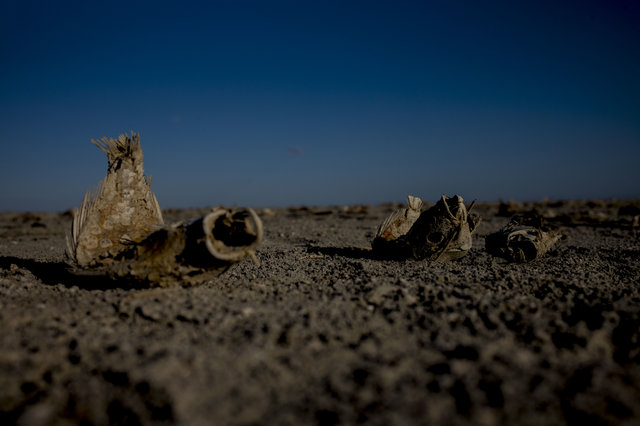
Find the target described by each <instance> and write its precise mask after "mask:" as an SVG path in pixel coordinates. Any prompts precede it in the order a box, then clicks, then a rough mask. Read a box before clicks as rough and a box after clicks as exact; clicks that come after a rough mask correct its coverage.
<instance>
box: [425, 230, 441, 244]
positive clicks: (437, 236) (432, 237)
mask: <svg viewBox="0 0 640 426" xmlns="http://www.w3.org/2000/svg"><path fill="white" fill-rule="evenodd" d="M443 238H444V235H442V232H432V233H430V234H429V235H427V241H429V242H430V243H432V244H438V243H439V242H441V241H442V239H443Z"/></svg>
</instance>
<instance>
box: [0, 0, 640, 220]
mask: <svg viewBox="0 0 640 426" xmlns="http://www.w3.org/2000/svg"><path fill="white" fill-rule="evenodd" d="M0 36H1V37H0V43H1V44H0V61H1V64H2V66H1V67H0V144H2V155H1V156H0V211H3V210H65V209H68V208H71V207H73V206H77V205H78V204H79V203H80V200H81V198H82V195H83V193H84V191H85V190H87V189H91V188H92V187H93V186H94V185H95V184H96V183H97V182H98V181H99V180H100V179H102V178H103V177H104V174H105V172H106V164H107V163H106V157H105V156H104V154H103V153H102V152H101V151H100V150H98V149H97V148H96V147H94V146H93V145H91V144H90V140H91V139H92V138H94V139H97V138H101V137H102V136H111V137H116V136H117V135H118V134H120V133H124V132H130V131H131V130H134V131H138V132H140V133H141V136H142V147H143V149H144V153H145V170H146V171H147V173H148V174H150V175H152V177H153V184H152V189H153V190H154V192H155V193H156V195H157V197H158V200H159V202H160V205H161V206H163V207H190V206H195V207H200V206H209V205H219V204H226V205H230V204H238V205H249V206H279V205H294V204H297V205H299V204H312V205H324V204H355V203H379V202H385V201H402V200H404V199H405V197H406V195H407V194H414V195H418V196H420V197H422V198H424V199H426V200H429V201H435V200H436V199H437V198H438V197H439V196H440V194H443V193H446V194H454V193H457V194H460V195H462V196H463V197H464V198H465V199H467V200H471V199H479V200H487V201H491V200H497V199H498V198H505V199H509V198H513V199H519V200H537V199H541V198H543V197H549V198H551V199H575V198H579V199H584V198H611V197H617V198H638V197H640V187H639V185H638V182H640V4H639V3H638V2H636V1H633V0H627V1H621V0H620V1H618V0H603V1H577V0H576V1H572V0H568V1H538V0H535V1H533V0H532V1H502V0H496V1H482V0H475V1H422V2H418V1H346V0H342V1H315V2H311V1H304V0H297V1H286V2H285V1H278V0H273V1H261V2H258V1H242V0H236V1H219V2H217V1H210V2H189V1H184V2H177V1H173V2H161V1H153V2H136V1H133V0H131V1H127V2H118V1H109V2H71V1H59V2H48V1H47V2H39V1H24V0H2V1H1V2H0Z"/></svg>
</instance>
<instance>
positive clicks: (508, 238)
mask: <svg viewBox="0 0 640 426" xmlns="http://www.w3.org/2000/svg"><path fill="white" fill-rule="evenodd" d="M562 238H564V235H563V234H562V232H560V231H559V230H558V229H555V228H551V227H549V226H547V225H546V224H545V223H544V218H543V217H541V216H539V215H537V214H526V215H516V216H513V217H512V218H511V219H510V220H509V223H508V224H507V225H506V226H505V227H504V228H502V229H501V230H500V231H498V232H495V233H493V234H490V235H487V237H486V239H485V247H486V249H487V251H488V252H489V253H491V254H493V255H495V256H499V257H503V258H505V259H507V260H509V261H511V262H529V261H532V260H536V259H539V258H540V257H542V256H543V255H544V254H545V253H546V252H548V251H549V250H550V249H551V248H553V247H554V246H555V245H556V244H557V243H558V241H560V240H561V239H562Z"/></svg>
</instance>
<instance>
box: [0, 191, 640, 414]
mask: <svg viewBox="0 0 640 426" xmlns="http://www.w3.org/2000/svg"><path fill="white" fill-rule="evenodd" d="M634 206H635V208H636V209H637V203H635V204H634V205H632V206H631V207H632V208H633V207H634ZM394 207H396V206H393V205H383V206H375V207H373V206H359V207H358V206H352V207H349V208H344V207H330V208H292V209H273V210H265V211H263V212H262V213H263V221H264V225H265V231H266V234H265V237H266V240H265V243H264V244H263V246H262V247H261V248H260V249H259V250H258V252H257V257H258V259H259V260H260V262H261V264H260V265H259V266H258V265H255V264H253V263H252V262H250V261H244V262H242V263H240V264H238V265H237V266H235V267H234V268H233V269H232V270H230V271H229V272H227V273H226V274H225V275H223V276H221V277H220V278H219V279H217V280H216V281H212V282H209V283H206V284H204V285H201V286H198V287H193V288H181V287H176V288H170V289H139V288H131V287H128V286H127V284H126V283H119V282H110V281H105V280H100V279H98V278H90V277H83V278H80V277H74V276H71V275H69V274H68V273H67V272H66V270H65V267H64V263H63V261H64V246H65V245H64V235H65V232H66V230H67V229H68V228H69V226H70V216H69V215H68V214H57V213H23V214H17V213H2V214H0V423H2V424H12V423H17V424H24V425H50V424H53V425H60V424H98V425H101V424H128V425H137V424H182V425H210V424H219V425H253V424H255V425H288V424H290V425H300V424H320V425H333V424H358V423H363V424H373V425H389V424H425V425H454V424H455V425H457V424H460V425H465V424H468V425H496V424H510V425H540V424H565V423H566V424H582V423H585V424H587V422H588V424H591V425H598V424H600V425H605V424H625V425H637V424H640V405H639V404H638V402H639V401H640V290H639V281H640V280H639V277H640V261H639V255H640V240H639V239H638V238H637V237H636V236H635V235H634V233H633V231H632V229H631V226H630V223H631V222H630V221H629V220H627V219H626V218H625V216H623V215H622V214H623V213H624V211H623V210H624V209H622V208H620V206H619V205H617V204H616V203H606V202H591V203H556V204H554V205H551V204H549V205H546V204H545V205H538V207H541V208H544V209H545V212H546V213H547V214H551V215H557V214H560V213H562V214H563V215H564V216H562V217H564V218H565V219H566V218H569V219H570V220H564V221H563V222H562V221H561V222H559V223H560V224H561V229H562V230H563V231H564V232H565V234H566V235H567V239H566V240H564V241H562V242H561V244H560V245H559V246H558V247H557V248H556V249H555V250H553V251H552V252H550V253H548V254H547V255H546V256H545V257H544V258H543V259H541V260H539V261H537V262H534V263H530V264H509V263H506V262H505V261H503V260H501V259H499V258H494V257H491V256H490V255H489V254H488V253H487V252H486V251H485V250H484V237H485V236H486V235H487V234H489V233H491V232H494V231H496V230H497V229H499V228H500V227H502V226H504V225H505V224H506V222H507V220H508V218H507V217H502V216H496V214H497V213H498V205H497V204H481V205H480V206H479V207H478V208H477V210H476V211H477V213H479V214H480V215H481V216H482V218H483V222H482V223H481V224H480V227H479V229H478V232H477V233H476V235H474V244H473V248H472V250H471V252H470V253H469V254H468V255H467V256H466V257H464V258H462V259H460V260H459V261H455V262H451V263H429V262H416V261H397V260H396V261H390V260H380V259H376V258H375V257H374V256H372V255H371V252H370V251H369V250H368V247H369V243H370V241H371V239H372V237H373V236H374V234H375V231H376V228H377V226H378V224H379V223H380V222H381V221H382V220H383V219H384V217H385V216H386V215H387V214H388V213H389V212H390V211H391V210H392V209H393V208H394ZM529 207H536V206H529ZM627 207H628V206H627ZM585 212H586V213H585ZM202 213H203V210H173V211H167V212H165V216H166V221H167V222H171V221H175V220H181V219H185V218H190V217H195V216H197V215H199V214H202ZM567 213H568V214H567ZM585 214H587V216H589V217H592V218H599V219H598V220H597V221H596V220H595V219H594V220H593V221H586V222H585V221H584V220H580V219H575V218H576V217H578V218H579V217H584V215H585ZM580 215H582V216H580ZM571 218H574V219H575V220H574V219H571ZM603 218H604V219H603ZM572 220H573V222H572Z"/></svg>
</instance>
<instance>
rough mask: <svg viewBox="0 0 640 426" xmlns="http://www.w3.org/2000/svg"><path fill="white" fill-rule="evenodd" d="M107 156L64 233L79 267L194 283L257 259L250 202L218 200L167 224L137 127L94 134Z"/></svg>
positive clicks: (258, 236) (257, 233)
mask: <svg viewBox="0 0 640 426" xmlns="http://www.w3.org/2000/svg"><path fill="white" fill-rule="evenodd" d="M92 142H93V143H94V144H95V145H96V146H98V147H99V148H100V149H102V150H103V151H104V152H105V153H106V154H107V157H108V159H109V167H108V171H107V176H106V177H105V179H104V182H102V183H101V184H99V185H98V188H97V189H96V190H95V191H93V192H89V193H87V194H86V195H85V197H84V199H83V201H82V205H81V207H80V210H79V211H77V212H75V214H74V219H73V223H72V227H71V233H70V234H69V236H68V237H67V254H68V258H69V263H70V264H71V266H72V267H73V269H74V271H75V272H77V273H90V274H103V275H107V276H110V277H113V278H127V279H131V280H134V281H139V282H144V283H147V284H149V285H158V286H169V285H173V284H180V285H194V284H197V283H199V282H201V281H204V280H206V279H209V278H212V277H215V276H218V275H220V274H221V273H223V272H224V271H226V270H227V269H228V268H229V267H230V266H231V265H232V264H233V263H236V262H238V261H240V260H242V259H244V258H245V257H252V258H253V259H254V260H255V255H254V250H255V248H256V247H257V246H258V245H259V244H260V242H261V241H262V234H263V231H262V222H261V221H260V218H259V217H258V216H257V215H256V214H255V212H254V211H253V210H251V209H247V210H240V211H235V210H227V209H225V208H222V207H218V208H215V209H213V211H212V212H211V213H209V214H207V215H205V216H203V217H201V218H197V219H194V220H192V221H188V222H184V223H178V224H174V225H170V226H165V225H164V224H163V221H162V214H161V211H160V207H159V205H158V202H157V200H156V197H155V195H154V194H153V193H152V192H151V188H150V185H149V179H148V178H147V177H146V176H145V175H144V170H143V161H142V149H141V147H140V136H139V134H136V133H133V134H132V135H131V137H129V136H127V135H126V134H125V135H120V137H119V138H118V139H117V140H116V139H107V138H103V139H102V141H100V142H97V141H92Z"/></svg>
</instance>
